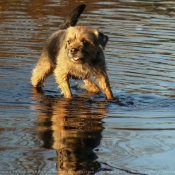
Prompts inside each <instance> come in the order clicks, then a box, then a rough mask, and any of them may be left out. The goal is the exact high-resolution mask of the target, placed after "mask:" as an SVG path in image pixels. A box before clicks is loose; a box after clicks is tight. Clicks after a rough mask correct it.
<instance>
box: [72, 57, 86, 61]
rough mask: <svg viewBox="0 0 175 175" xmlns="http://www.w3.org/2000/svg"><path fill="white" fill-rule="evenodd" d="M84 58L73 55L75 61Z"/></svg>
mask: <svg viewBox="0 0 175 175" xmlns="http://www.w3.org/2000/svg"><path fill="white" fill-rule="evenodd" d="M82 60H83V58H82V57H78V56H73V57H72V61H74V62H78V61H82Z"/></svg>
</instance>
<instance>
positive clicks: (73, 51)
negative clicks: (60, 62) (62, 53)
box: [70, 48, 79, 54]
mask: <svg viewBox="0 0 175 175" xmlns="http://www.w3.org/2000/svg"><path fill="white" fill-rule="evenodd" d="M78 50H79V49H77V48H73V49H71V50H70V51H71V53H72V54H75V53H77V52H78Z"/></svg>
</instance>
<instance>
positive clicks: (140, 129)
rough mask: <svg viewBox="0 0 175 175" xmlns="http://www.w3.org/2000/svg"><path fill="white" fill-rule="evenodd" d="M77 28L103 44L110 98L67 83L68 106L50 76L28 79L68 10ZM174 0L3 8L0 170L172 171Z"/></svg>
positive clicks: (5, 4) (52, 0) (23, 1)
mask: <svg viewBox="0 0 175 175" xmlns="http://www.w3.org/2000/svg"><path fill="white" fill-rule="evenodd" d="M81 3H86V4H87V7H86V9H85V11H84V13H83V14H82V16H81V18H80V20H79V24H80V25H86V26H90V27H93V28H99V30H100V31H103V32H104V33H105V34H107V35H108V36H109V38H110V40H109V43H108V45H107V48H106V49H105V55H106V62H107V68H108V75H109V79H110V83H111V87H112V91H113V92H114V96H115V98H116V99H119V102H118V101H117V100H113V101H107V100H105V96H104V94H103V93H101V94H100V95H94V94H88V93H87V92H86V91H85V90H82V89H80V88H79V84H81V83H82V82H81V81H77V82H75V81H71V88H72V91H73V94H74V95H75V98H74V99H72V100H66V99H64V98H63V96H62V95H61V93H60V90H59V89H57V84H56V83H55V80H54V78H53V77H52V76H51V77H49V79H48V80H47V82H46V84H45V87H44V89H43V91H42V92H37V91H36V90H35V89H33V88H32V86H31V83H30V77H31V71H32V69H33V67H34V66H35V64H36V62H37V60H38V58H39V56H40V54H41V51H42V47H43V43H44V41H45V40H46V39H47V37H48V36H49V35H50V34H51V33H53V32H54V31H56V30H57V28H58V26H59V24H60V23H61V22H62V21H63V20H64V18H65V16H66V15H67V14H68V13H69V12H70V10H71V9H73V8H74V7H75V6H77V5H79V4H81ZM174 15H175V3H174V1H154V0H149V1H146V0H145V1H139V0H131V1H126V0H120V1H116V0H110V1H103V0H102V1H100V0H96V1H88V2H86V1H76V2H75V1H68V0H65V1H61V0H47V1H44V0H40V1H30V2H29V1H27V0H13V1H1V2H0V36H1V41H0V72H1V74H0V140H1V143H0V174H46V175H49V174H59V175H64V174H88V173H89V174H97V175H106V174H122V175H131V174H140V175H141V174H147V175H164V174H168V175H173V174H175V165H174V162H175V158H174V154H175V61H174V60H175V54H174V50H175V43H174V41H175V30H174V26H175V21H174Z"/></svg>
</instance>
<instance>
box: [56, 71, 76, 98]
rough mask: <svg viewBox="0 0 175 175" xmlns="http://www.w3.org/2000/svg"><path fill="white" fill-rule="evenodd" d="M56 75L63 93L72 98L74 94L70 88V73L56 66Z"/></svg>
mask: <svg viewBox="0 0 175 175" xmlns="http://www.w3.org/2000/svg"><path fill="white" fill-rule="evenodd" d="M54 75H55V78H56V82H57V83H58V84H59V87H60V88H61V90H62V93H63V94H64V97H65V98H72V97H73V96H72V92H71V89H70V84H69V77H68V74H67V73H65V72H64V71H63V70H61V69H59V68H56V69H55V71H54Z"/></svg>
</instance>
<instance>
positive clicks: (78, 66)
mask: <svg viewBox="0 0 175 175" xmlns="http://www.w3.org/2000/svg"><path fill="white" fill-rule="evenodd" d="M107 41H108V37H107V36H106V35H104V34H102V33H100V32H98V30H96V29H91V28H86V27H80V26H76V27H69V28H68V29H67V30H58V31H57V32H55V33H53V34H52V35H51V36H50V37H49V39H48V40H47V41H46V44H45V47H44V50H43V53H42V54H41V57H40V59H39V61H38V64H37V66H36V68H35V69H34V70H33V73H32V78H31V82H32V85H33V86H34V87H41V86H42V85H43V82H44V81H45V79H46V77H47V76H49V75H50V74H52V73H54V75H55V78H56V81H57V83H58V84H59V87H60V88H61V89H62V92H63V94H64V96H65V98H72V93H71V89H70V85H69V78H71V77H74V78H78V79H82V80H83V81H84V83H85V88H86V89H87V90H88V91H91V92H99V91H100V89H99V87H98V86H97V85H96V84H94V83H93V82H92V81H91V79H90V78H91V77H92V76H95V78H96V81H97V82H98V83H99V86H100V87H101V89H102V90H103V92H104V93H105V95H106V97H107V99H113V94H112V91H111V88H110V85H109V81H108V77H107V73H106V66H105V58H104V54H103V50H102V49H103V48H104V47H105V45H106V43H107Z"/></svg>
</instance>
